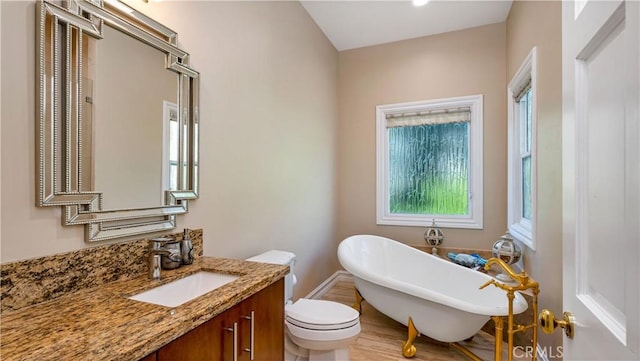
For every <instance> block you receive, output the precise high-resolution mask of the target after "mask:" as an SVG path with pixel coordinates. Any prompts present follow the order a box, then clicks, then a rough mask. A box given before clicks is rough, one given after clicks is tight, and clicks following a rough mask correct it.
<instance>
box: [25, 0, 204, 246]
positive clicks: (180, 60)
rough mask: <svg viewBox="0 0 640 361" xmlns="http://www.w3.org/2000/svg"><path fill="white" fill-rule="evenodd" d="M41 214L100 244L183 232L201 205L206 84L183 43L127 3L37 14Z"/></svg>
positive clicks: (41, 6)
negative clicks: (192, 204) (201, 115)
mask: <svg viewBox="0 0 640 361" xmlns="http://www.w3.org/2000/svg"><path fill="white" fill-rule="evenodd" d="M36 21H37V25H36V26H37V36H38V39H37V44H38V52H37V57H38V59H37V62H36V64H37V66H38V69H37V72H38V77H37V87H36V89H37V92H38V96H37V97H36V98H37V101H38V105H37V107H36V109H37V114H36V119H37V122H38V124H37V126H36V131H37V139H36V146H37V149H36V157H37V159H38V161H37V170H36V175H37V177H36V188H37V190H36V193H37V197H36V198H37V205H38V206H41V207H48V206H61V207H63V214H62V220H63V224H64V225H85V229H86V240H87V241H89V242H93V241H101V240H107V239H113V238H119V237H125V236H131V235H137V234H143V233H151V232H160V231H165V230H168V229H172V228H175V227H176V215H177V214H182V213H186V212H187V211H188V201H189V200H190V199H196V198H198V77H199V74H198V72H197V71H195V70H193V69H192V68H190V67H189V65H188V57H189V55H188V54H187V53H186V52H185V51H183V50H181V49H180V48H178V47H177V34H176V33H175V32H174V31H172V30H170V29H168V28H167V27H165V26H163V25H162V24H160V23H158V22H156V21H154V20H153V19H151V18H149V17H147V16H145V15H144V14H142V13H140V12H138V11H136V10H134V9H133V8H131V7H129V6H128V5H126V4H124V3H122V2H120V1H117V0H104V1H102V0H67V1H62V0H60V1H39V2H38V4H37V14H36Z"/></svg>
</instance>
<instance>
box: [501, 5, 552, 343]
mask: <svg viewBox="0 0 640 361" xmlns="http://www.w3.org/2000/svg"><path fill="white" fill-rule="evenodd" d="M561 7H562V4H561V2H559V1H514V3H513V5H512V7H511V12H510V13H509V17H508V19H507V80H510V79H511V78H512V77H513V75H514V74H515V73H516V71H517V70H518V68H519V67H520V64H522V62H523V61H524V59H525V58H526V56H527V55H528V54H529V52H530V51H531V48H532V47H534V46H537V53H538V64H537V65H538V69H537V71H538V77H537V81H538V83H537V84H538V90H537V102H538V104H537V111H538V117H537V127H538V129H537V137H538V142H537V146H538V148H537V149H538V153H537V156H538V162H537V163H538V177H537V182H538V185H537V186H538V189H537V199H536V201H537V213H536V217H537V235H536V242H537V246H536V251H535V252H533V251H531V250H529V249H528V248H526V249H525V256H524V265H525V269H526V271H527V272H528V273H529V274H530V275H531V276H532V277H533V278H534V279H536V280H537V281H538V282H540V307H541V308H550V309H551V310H553V311H554V312H561V310H562V44H561V40H562V35H561V34H562V27H561V18H562V9H561ZM540 337H541V339H540V344H541V345H546V346H549V345H553V346H555V345H562V333H561V332H555V333H554V334H553V335H546V334H544V333H540Z"/></svg>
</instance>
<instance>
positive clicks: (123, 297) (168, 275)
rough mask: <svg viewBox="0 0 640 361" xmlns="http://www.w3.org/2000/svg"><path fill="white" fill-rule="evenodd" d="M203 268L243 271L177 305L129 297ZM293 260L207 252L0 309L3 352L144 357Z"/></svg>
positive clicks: (4, 355)
mask: <svg viewBox="0 0 640 361" xmlns="http://www.w3.org/2000/svg"><path fill="white" fill-rule="evenodd" d="M200 270H210V271H215V272H221V273H229V274H234V275H239V276H240V277H239V278H238V279H236V280H235V281H233V282H230V283H228V284H226V285H224V286H222V287H220V288H218V289H216V290H213V291H211V292H209V293H207V294H205V295H203V296H201V297H198V298H195V299H193V300H191V301H189V302H186V303H184V304H182V305H180V306H177V307H173V308H170V307H165V306H159V305H154V304H150V303H145V302H139V301H133V300H130V299H128V298H127V297H129V296H132V295H134V294H137V293H139V292H141V291H145V290H148V289H151V288H154V287H157V286H160V285H162V284H165V283H167V282H171V281H173V280H175V279H179V278H182V277H184V276H187V275H189V274H192V273H195V272H198V271H200ZM288 270H289V268H288V266H279V265H273V264H265V263H255V262H248V261H241V260H232V259H223V258H213V257H201V258H198V259H197V260H196V261H195V262H194V264H193V265H189V266H182V267H180V268H178V269H175V270H169V271H167V270H163V278H162V279H161V280H150V279H149V278H148V277H147V275H146V274H145V275H141V276H139V277H136V278H133V279H129V280H125V281H117V282H113V283H110V284H107V285H104V286H100V287H96V288H92V289H86V290H82V291H78V292H75V293H71V294H68V295H65V296H62V297H59V298H56V299H53V300H50V301H46V302H42V303H39V304H35V305H33V306H29V307H25V308H22V309H19V310H15V311H7V312H3V313H2V314H1V317H2V320H1V324H0V334H1V340H0V359H2V360H3V361H9V360H38V361H42V360H56V361H61V360H74V361H75V360H83V361H87V360H101V361H102V360H119V361H120V360H123V361H124V360H139V359H141V358H143V357H145V356H146V355H148V354H150V353H151V352H154V351H155V350H157V349H159V348H161V347H162V346H164V345H166V344H167V343H169V342H171V341H172V340H174V339H176V338H178V337H180V336H181V335H183V334H185V333H187V332H188V331H190V330H192V329H194V328H195V327H197V326H199V325H201V324H203V323H204V322H206V321H208V320H210V319H211V318H213V317H215V316H216V315H218V314H220V313H222V312H224V311H225V310H227V309H229V308H230V307H232V306H234V305H236V304H237V303H239V302H240V301H242V300H244V299H246V298H247V297H249V296H251V295H253V294H254V293H256V292H258V291H260V290H261V289H263V288H265V287H267V286H269V285H270V284H272V283H274V282H275V281H277V280H279V279H280V278H282V277H284V276H285V275H286V273H287V272H288Z"/></svg>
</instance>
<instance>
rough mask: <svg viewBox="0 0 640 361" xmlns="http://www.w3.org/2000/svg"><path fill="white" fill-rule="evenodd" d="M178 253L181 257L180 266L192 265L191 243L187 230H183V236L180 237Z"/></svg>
mask: <svg viewBox="0 0 640 361" xmlns="http://www.w3.org/2000/svg"><path fill="white" fill-rule="evenodd" d="M180 253H181V256H182V264H192V263H193V243H192V242H191V238H190V237H189V229H187V228H185V229H184V234H183V235H182V242H181V243H180Z"/></svg>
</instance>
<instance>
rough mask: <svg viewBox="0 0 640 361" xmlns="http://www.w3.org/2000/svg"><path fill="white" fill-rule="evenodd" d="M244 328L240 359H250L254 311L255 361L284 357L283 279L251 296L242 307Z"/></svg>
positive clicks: (243, 360) (242, 327) (240, 307)
mask: <svg viewBox="0 0 640 361" xmlns="http://www.w3.org/2000/svg"><path fill="white" fill-rule="evenodd" d="M239 312H240V323H241V324H240V328H241V333H240V335H241V340H240V342H241V344H240V349H241V355H240V358H239V360H240V361H250V360H251V358H250V356H251V352H250V350H251V320H250V319H249V317H250V316H251V313H252V312H253V317H254V320H253V323H254V330H253V357H254V358H253V361H278V360H284V280H280V281H278V282H276V283H274V284H272V285H271V286H269V287H267V288H265V289H263V290H262V291H260V292H258V293H256V294H255V295H253V296H251V297H249V298H248V299H247V300H245V301H244V302H242V303H241V304H240V306H239Z"/></svg>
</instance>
